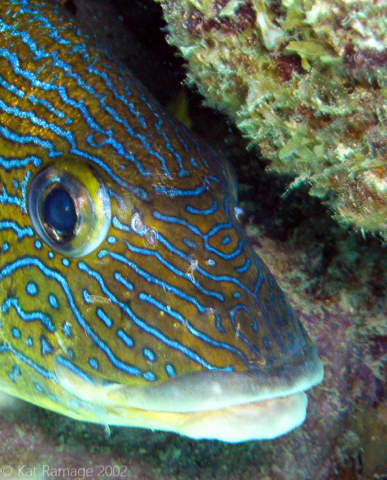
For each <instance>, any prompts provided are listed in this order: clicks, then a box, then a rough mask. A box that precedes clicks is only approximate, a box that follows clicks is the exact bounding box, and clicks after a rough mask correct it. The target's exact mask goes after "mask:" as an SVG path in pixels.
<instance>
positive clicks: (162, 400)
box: [0, 0, 323, 443]
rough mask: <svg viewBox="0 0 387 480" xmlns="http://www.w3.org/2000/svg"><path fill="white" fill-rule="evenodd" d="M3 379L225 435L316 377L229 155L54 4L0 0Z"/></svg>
mask: <svg viewBox="0 0 387 480" xmlns="http://www.w3.org/2000/svg"><path fill="white" fill-rule="evenodd" d="M0 212H1V213H0V390H2V391H4V392H6V393H9V394H11V395H14V396H16V397H19V398H21V399H24V400H26V401H27V402H30V403H33V404H36V405H39V406H41V407H44V408H47V409H50V410H53V411H55V412H58V413H60V414H63V415H67V416H69V417H72V418H74V419H78V420H80V421H86V422H95V423H100V424H102V425H121V426H131V427H142V428H149V429H158V430H164V431H170V432H176V433H179V434H181V435H185V436H188V437H191V438H194V439H215V440H220V441H224V442H231V443H237V442H243V441H249V440H260V439H270V438H275V437H278V436H280V435H282V434H284V433H287V432H288V431H290V430H292V429H294V428H296V427H297V426H299V425H300V424H301V423H302V422H303V421H304V419H305V416H306V411H307V395H306V393H305V391H306V390H308V389H310V388H311V387H313V386H314V385H316V384H318V383H319V382H321V381H322V379H323V366H322V363H321V360H320V359H319V357H318V355H317V352H316V350H315V348H314V346H313V345H312V342H311V340H310V338H309V336H308V334H307V332H306V331H305V329H304V327H303V326H302V325H301V323H300V322H299V320H298V319H297V317H296V316H295V314H294V312H293V310H292V307H291V306H290V303H289V301H288V300H287V298H286V297H285V295H284V293H283V292H282V291H281V289H280V287H279V286H278V284H277V282H276V280H275V279H274V277H273V276H272V274H271V273H270V272H269V270H268V268H267V267H266V266H265V264H264V262H263V261H262V260H261V259H260V258H259V257H258V256H257V254H256V253H255V251H254V250H253V248H252V246H251V244H250V243H249V240H248V238H247V237H246V234H245V233H244V231H243V228H242V226H241V223H240V218H239V216H240V209H239V207H238V199H237V183H236V179H235V175H234V173H233V171H232V168H231V166H230V165H229V164H228V163H227V162H226V161H225V159H223V158H222V157H221V155H220V154H219V153H218V152H216V151H215V150H214V149H212V148H211V147H210V146H207V145H206V144H204V143H203V142H202V141H201V140H200V139H199V138H197V137H196V136H194V135H193V133H192V132H190V131H189V130H188V129H187V128H185V127H184V126H183V125H182V124H180V123H179V122H178V121H177V120H176V119H174V118H173V117H172V116H171V115H170V114H168V112H166V111H164V110H163V109H162V108H161V107H160V106H159V104H158V103H157V102H156V101H155V100H154V99H153V98H152V96H151V95H150V94H149V93H148V92H147V91H146V90H145V88H144V87H143V86H142V85H141V84H140V83H139V82H138V80H137V79H136V78H135V77H134V76H133V75H132V74H131V72H130V71H128V69H127V68H126V67H125V66H123V65H121V64H120V63H119V62H117V61H116V60H114V59H113V58H111V57H110V55H109V54H108V53H106V52H105V50H104V49H103V48H101V47H100V46H99V44H98V41H97V40H96V39H95V38H94V37H93V35H91V34H89V33H88V32H87V31H85V29H84V27H83V26H81V25H80V24H79V23H77V21H76V20H75V19H74V18H70V17H69V16H67V15H66V12H65V11H64V10H63V9H62V7H61V6H60V5H57V4H55V3H54V2H51V1H49V0H8V1H7V2H1V4H0Z"/></svg>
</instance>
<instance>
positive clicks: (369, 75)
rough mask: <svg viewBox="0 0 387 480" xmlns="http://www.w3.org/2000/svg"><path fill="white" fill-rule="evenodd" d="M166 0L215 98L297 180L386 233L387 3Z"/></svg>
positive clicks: (175, 32) (178, 34) (358, 222)
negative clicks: (307, 184) (306, 183)
mask: <svg viewBox="0 0 387 480" xmlns="http://www.w3.org/2000/svg"><path fill="white" fill-rule="evenodd" d="M157 1H159V2H160V3H161V5H162V7H163V10H164V15H165V18H166V20H167V22H168V29H169V42H170V43H172V44H173V45H176V46H177V47H179V49H180V51H181V53H182V55H183V56H184V58H185V59H186V60H187V62H188V67H187V68H188V80H189V82H190V83H195V84H196V85H197V87H198V88H199V91H200V92H201V93H202V94H203V95H204V96H205V98H206V99H207V102H208V104H209V105H211V106H214V107H217V108H218V109H220V110H222V111H223V112H226V113H227V114H228V115H230V116H231V118H232V119H233V120H234V121H235V122H236V124H237V125H238V127H239V128H240V129H241V131H242V132H243V133H244V134H245V135H246V136H247V137H248V138H249V139H250V140H251V142H252V143H254V144H256V145H259V147H260V148H261V150H262V152H263V154H264V155H265V156H266V157H267V158H268V159H269V160H271V165H270V168H271V169H273V170H275V171H278V172H286V173H289V174H292V175H294V176H295V180H294V182H293V186H295V185H298V184H300V183H301V182H308V183H309V184H310V185H311V189H310V193H311V194H312V195H317V196H320V197H324V199H325V200H326V201H328V202H329V204H330V205H331V207H332V208H333V209H334V211H335V213H336V216H337V217H338V219H339V220H340V221H342V222H345V223H351V224H354V225H355V226H357V227H358V228H359V229H361V230H365V231H373V232H382V233H383V234H384V237H385V238H386V236H387V157H386V155H387V131H386V127H385V122H386V119H387V4H386V2H385V1H384V0H376V1H374V2H369V1H368V0H348V1H342V0H325V1H320V0H157Z"/></svg>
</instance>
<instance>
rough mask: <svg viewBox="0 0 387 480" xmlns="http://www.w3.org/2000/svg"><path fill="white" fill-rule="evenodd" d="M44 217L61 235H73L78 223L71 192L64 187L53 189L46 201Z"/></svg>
mask: <svg viewBox="0 0 387 480" xmlns="http://www.w3.org/2000/svg"><path fill="white" fill-rule="evenodd" d="M43 216H44V220H45V222H46V223H47V224H48V225H49V226H50V227H51V228H52V229H54V230H56V231H57V232H58V233H59V234H61V235H63V236H68V235H71V234H72V233H73V231H74V229H75V225H76V223H77V213H76V211H75V207H74V203H73V200H72V198H71V195H70V194H69V192H68V191H67V190H65V189H64V188H62V187H56V188H53V189H52V190H51V192H50V193H49V194H48V195H47V197H46V198H45V200H44V204H43Z"/></svg>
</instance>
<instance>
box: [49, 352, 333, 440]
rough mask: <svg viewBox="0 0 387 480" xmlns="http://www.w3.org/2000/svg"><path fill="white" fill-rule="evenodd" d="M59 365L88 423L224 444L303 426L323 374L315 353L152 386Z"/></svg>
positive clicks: (59, 375) (58, 374)
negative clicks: (310, 397) (262, 366)
mask: <svg viewBox="0 0 387 480" xmlns="http://www.w3.org/2000/svg"><path fill="white" fill-rule="evenodd" d="M58 360H59V361H58ZM54 366H55V373H56V377H57V381H58V384H59V385H60V386H61V387H63V388H64V390H65V391H67V392H68V393H70V394H72V395H74V396H75V397H77V399H78V400H79V401H80V402H81V403H80V411H78V412H74V415H72V416H75V417H77V418H80V415H79V413H80V412H82V418H81V419H83V420H86V421H92V422H98V423H104V424H110V425H122V426H123V425H126V426H135V427H146V428H153V429H160V430H168V431H173V432H177V433H180V434H182V435H186V436H189V437H191V438H195V439H202V438H206V439H216V440H221V441H225V442H242V441H247V440H261V439H272V438H276V437H278V436H280V435H283V434H285V433H287V432H289V431H290V430H292V429H294V428H296V427H297V426H299V425H300V424H301V423H302V422H303V421H304V419H305V417H306V409H307V404H308V400H307V396H306V394H305V393H304V392H305V391H306V390H308V389H309V388H311V387H313V386H314V385H316V384H317V383H319V382H321V381H322V379H323V375H324V373H323V366H322V363H321V361H320V359H319V357H318V356H317V354H316V353H315V351H314V350H312V351H311V352H309V357H308V359H307V360H304V361H303V362H302V363H300V364H293V365H286V364H285V365H283V366H282V367H281V368H277V369H268V370H262V371H259V370H254V371H246V372H225V371H197V372H189V373H186V374H182V375H180V376H176V377H172V378H170V379H168V380H167V381H165V382H162V383H160V384H157V385H153V386H150V387H134V386H130V385H125V384H120V383H114V382H106V381H104V380H102V379H100V378H98V377H96V376H93V375H90V374H89V373H88V374H87V378H86V377H85V376H79V375H78V374H77V373H75V371H76V369H74V368H72V367H71V366H70V365H69V362H68V361H66V362H63V361H60V359H59V358H57V359H56V360H55V361H54ZM69 414H70V415H71V412H70V413H69Z"/></svg>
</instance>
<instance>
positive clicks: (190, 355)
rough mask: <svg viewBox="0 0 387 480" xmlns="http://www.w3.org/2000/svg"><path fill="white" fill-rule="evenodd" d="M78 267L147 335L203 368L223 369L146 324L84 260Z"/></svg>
mask: <svg viewBox="0 0 387 480" xmlns="http://www.w3.org/2000/svg"><path fill="white" fill-rule="evenodd" d="M78 268H79V269H80V270H81V271H84V272H86V273H87V274H88V275H89V276H90V277H92V278H94V279H95V280H96V281H97V282H98V284H99V286H100V287H101V290H102V291H103V292H104V293H105V295H106V296H107V297H109V298H110V300H111V301H112V302H113V303H114V304H116V305H118V306H119V307H120V308H121V309H122V310H123V311H124V312H125V313H126V314H127V315H128V316H129V318H130V319H131V320H132V321H133V323H134V324H135V325H137V327H139V328H140V329H141V330H143V331H144V332H146V333H148V334H149V335H152V336H154V337H155V338H157V340H159V341H161V342H163V343H164V344H165V345H167V346H169V347H171V348H173V349H175V350H178V351H179V352H181V353H183V354H184V355H185V356H187V357H188V358H190V359H191V360H194V361H195V362H197V363H198V364H199V365H201V366H203V367H204V368H207V369H208V370H223V369H219V368H218V367H215V366H214V365H212V364H210V363H207V362H206V361H205V360H204V359H203V358H201V357H200V356H199V355H198V354H197V353H196V352H194V351H193V350H191V349H190V348H188V347H185V346H184V345H182V344H180V343H179V342H177V341H176V340H172V339H170V338H168V337H167V336H166V335H165V334H164V333H162V332H161V331H160V330H158V329H157V328H155V327H152V326H150V325H148V324H147V323H146V322H145V321H144V320H142V319H141V318H139V317H137V316H136V315H135V314H134V313H133V312H132V310H131V309H130V308H129V307H128V305H126V304H125V303H123V302H120V301H119V300H118V299H117V298H116V297H115V296H114V295H113V294H112V293H111V291H110V290H109V289H108V288H107V287H106V285H105V282H104V281H103V278H102V276H101V275H100V274H99V273H97V272H95V271H94V270H92V269H91V268H90V267H89V266H88V265H86V263H85V262H79V264H78Z"/></svg>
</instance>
